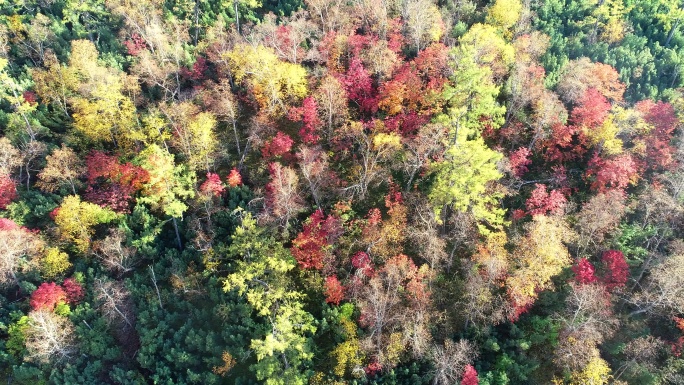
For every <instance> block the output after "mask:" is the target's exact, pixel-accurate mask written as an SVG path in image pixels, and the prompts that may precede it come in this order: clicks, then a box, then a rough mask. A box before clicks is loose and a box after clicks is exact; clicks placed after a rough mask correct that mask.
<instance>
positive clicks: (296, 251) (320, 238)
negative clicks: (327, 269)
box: [290, 209, 340, 270]
mask: <svg viewBox="0 0 684 385" xmlns="http://www.w3.org/2000/svg"><path fill="white" fill-rule="evenodd" d="M324 218H325V215H324V214H323V211H321V210H320V209H319V210H316V211H315V212H314V213H313V214H312V215H311V216H310V217H309V218H308V219H307V221H306V222H305V223H304V228H303V229H302V232H300V233H299V234H297V237H295V239H294V240H293V241H292V247H291V248H290V252H291V253H292V256H293V257H294V258H295V260H297V263H298V264H299V267H300V268H302V269H317V270H321V269H323V263H324V261H325V262H328V261H326V259H327V258H328V255H329V253H330V251H331V250H330V249H331V248H332V245H333V244H334V241H335V239H336V238H337V236H339V232H340V229H339V224H338V223H337V222H338V221H337V219H336V218H335V217H333V216H328V218H325V219H324Z"/></svg>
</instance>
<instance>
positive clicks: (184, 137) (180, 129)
mask: <svg viewBox="0 0 684 385" xmlns="http://www.w3.org/2000/svg"><path fill="white" fill-rule="evenodd" d="M163 111H165V113H166V116H167V117H168V118H169V120H170V121H171V128H172V130H173V133H174V135H173V136H172V140H171V144H172V145H173V146H174V147H176V148H177V149H178V150H180V152H181V154H183V157H184V158H185V160H186V162H185V163H186V164H187V165H188V167H189V168H190V169H192V170H197V169H200V168H202V167H203V168H204V169H206V170H207V172H209V171H211V170H210V168H211V164H212V163H213V155H215V152H216V147H217V144H218V143H217V141H216V135H215V133H214V128H215V127H216V118H215V117H214V115H213V114H212V113H210V112H201V111H200V109H199V108H198V107H197V106H196V105H194V104H192V103H189V102H182V103H178V104H173V105H171V106H168V107H166V108H164V109H163Z"/></svg>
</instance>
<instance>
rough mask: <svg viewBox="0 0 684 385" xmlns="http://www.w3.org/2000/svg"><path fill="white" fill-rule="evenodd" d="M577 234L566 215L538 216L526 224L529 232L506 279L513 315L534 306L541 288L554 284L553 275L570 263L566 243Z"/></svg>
mask: <svg viewBox="0 0 684 385" xmlns="http://www.w3.org/2000/svg"><path fill="white" fill-rule="evenodd" d="M575 237H576V235H575V233H573V232H572V231H571V230H570V228H569V227H568V225H567V224H566V223H565V220H564V219H563V217H559V216H542V215H535V216H534V217H533V218H532V222H531V223H530V224H529V225H528V226H527V234H526V235H525V237H524V238H522V239H521V240H520V242H519V243H518V244H517V245H516V248H515V250H514V251H513V255H512V261H514V268H513V270H512V272H511V273H510V275H509V276H508V278H507V279H506V288H507V290H508V295H509V298H510V300H511V302H512V305H513V308H514V314H513V315H512V316H511V317H510V318H513V319H516V318H517V316H518V315H519V314H521V313H522V312H524V311H526V309H527V308H528V307H529V306H531V305H532V304H533V303H534V301H535V299H536V298H537V295H538V293H539V291H541V290H544V289H548V288H550V287H551V278H552V277H553V276H554V275H556V274H558V273H560V272H561V271H562V270H563V268H565V267H567V266H569V265H570V263H571V258H570V254H569V253H568V250H567V248H566V246H565V245H566V244H568V243H570V242H572V241H573V240H574V239H575Z"/></svg>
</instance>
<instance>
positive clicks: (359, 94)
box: [340, 57, 378, 113]
mask: <svg viewBox="0 0 684 385" xmlns="http://www.w3.org/2000/svg"><path fill="white" fill-rule="evenodd" d="M340 80H341V82H342V85H343V86H344V90H345V91H346V92H347V96H348V97H349V99H351V100H353V101H355V102H356V103H357V104H358V105H359V107H360V108H361V110H362V111H367V112H371V113H374V112H376V111H377V110H378V106H377V98H376V96H375V91H374V90H373V79H371V76H370V74H369V73H368V71H367V70H366V69H365V68H364V67H363V64H362V63H361V59H359V58H358V57H354V58H352V60H351V63H350V64H349V69H348V70H347V73H346V74H345V75H343V76H342V77H341V79H340Z"/></svg>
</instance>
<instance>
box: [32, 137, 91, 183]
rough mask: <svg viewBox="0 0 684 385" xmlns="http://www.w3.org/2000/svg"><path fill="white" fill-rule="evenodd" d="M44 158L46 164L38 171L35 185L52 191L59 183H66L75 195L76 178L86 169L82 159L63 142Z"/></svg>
mask: <svg viewBox="0 0 684 385" xmlns="http://www.w3.org/2000/svg"><path fill="white" fill-rule="evenodd" d="M46 160H47V165H46V166H45V168H43V170H42V171H41V172H40V173H38V183H37V184H36V185H37V186H38V187H39V188H40V189H41V190H43V191H46V192H54V191H55V190H58V189H59V188H60V187H61V185H63V184H68V186H70V187H71V192H72V193H73V194H74V195H76V185H77V183H78V178H79V177H81V176H82V175H83V174H84V173H85V171H86V168H85V167H84V165H83V160H82V159H81V158H79V157H78V155H76V153H75V152H74V151H73V150H72V149H70V148H69V147H66V146H65V145H64V144H62V147H61V148H57V149H55V150H54V151H53V152H52V154H50V155H48V156H47V158H46Z"/></svg>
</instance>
